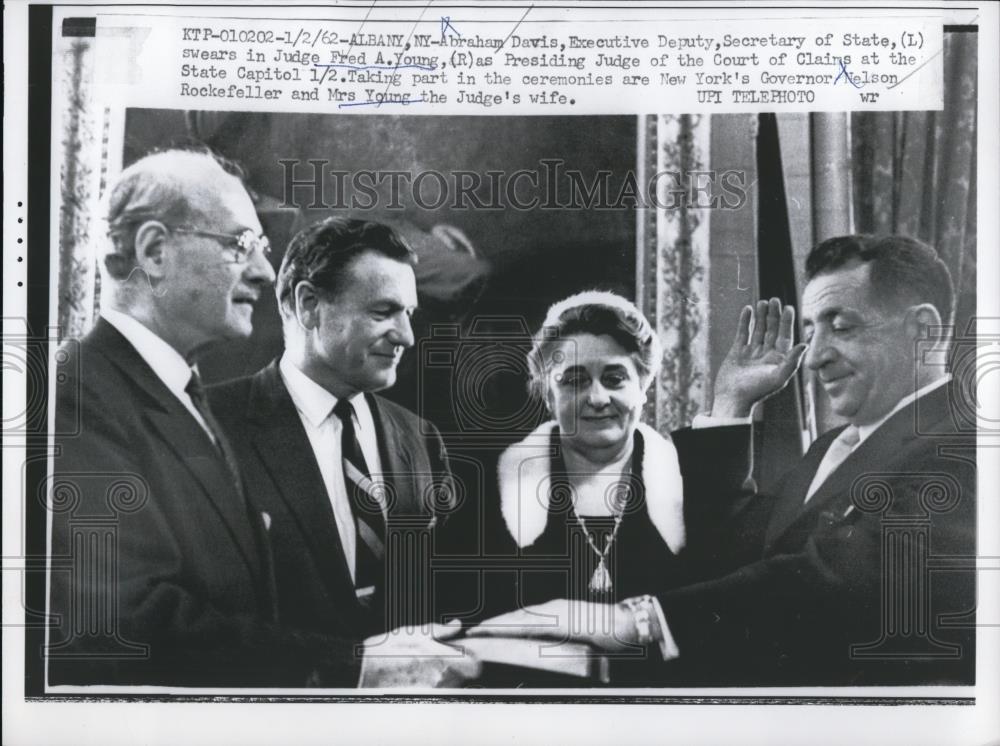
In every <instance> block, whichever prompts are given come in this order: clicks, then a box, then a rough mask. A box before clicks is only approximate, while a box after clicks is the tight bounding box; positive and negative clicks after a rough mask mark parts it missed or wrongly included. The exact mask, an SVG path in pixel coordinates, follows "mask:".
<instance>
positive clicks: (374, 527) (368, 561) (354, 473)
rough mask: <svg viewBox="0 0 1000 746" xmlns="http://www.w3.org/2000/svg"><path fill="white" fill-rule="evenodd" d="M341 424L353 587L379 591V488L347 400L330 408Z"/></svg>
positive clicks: (382, 555)
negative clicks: (354, 537) (354, 536)
mask: <svg viewBox="0 0 1000 746" xmlns="http://www.w3.org/2000/svg"><path fill="white" fill-rule="evenodd" d="M333 413H334V414H335V415H337V417H338V418H339V419H340V422H341V424H342V426H343V427H342V430H341V440H340V444H341V445H340V448H341V456H342V464H343V468H344V484H345V485H346V486H347V494H348V497H349V499H350V501H351V510H352V511H353V513H354V525H355V528H356V529H357V532H358V542H357V544H356V546H355V573H354V574H355V579H354V585H355V587H356V588H357V589H358V590H359V591H361V590H362V589H373V590H374V591H378V590H379V589H380V588H381V586H382V579H383V576H384V575H385V567H384V565H385V560H384V558H385V518H384V517H383V515H382V503H381V501H380V500H379V496H378V494H377V490H378V487H377V485H376V484H375V482H373V481H372V479H371V473H370V472H369V471H368V465H367V464H366V463H365V457H364V454H363V453H362V452H361V444H360V443H359V442H358V436H357V434H356V433H355V431H354V407H353V406H352V405H351V402H350V401H348V400H347V399H340V400H339V401H338V402H337V405H336V406H335V407H334V408H333Z"/></svg>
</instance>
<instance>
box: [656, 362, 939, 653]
mask: <svg viewBox="0 0 1000 746" xmlns="http://www.w3.org/2000/svg"><path fill="white" fill-rule="evenodd" d="M950 380H951V375H950V374H948V375H944V376H942V377H941V378H938V379H937V380H935V381H932V382H931V383H929V384H927V385H926V386H922V387H920V388H919V389H917V390H916V391H914V392H913V393H912V394H907V395H906V396H904V397H903V398H902V399H900V400H899V402H897V404H896V406H895V407H893V408H892V409H891V410H889V412H888V413H886V415H885V416H884V417H882V418H880V419H879V420H877V421H876V422H872V423H870V424H867V425H858V428H857V429H858V435H859V438H858V442H857V443H855V445H854V448H855V449H856V448H858V446H860V445H861V444H862V443H864V442H865V440H867V439H868V438H870V437H871V436H872V434H873V433H874V432H875V431H876V430H878V429H879V428H880V427H881V426H882V425H884V424H885V422H886V421H887V420H888V419H889V418H890V417H892V416H893V415H894V414H896V413H897V412H899V410H901V409H903V407H906V406H908V405H909V404H912V403H913V402H915V401H916V400H917V399H919V398H920V397H921V396H926V395H927V394H929V393H931V392H932V391H934V390H936V389H938V388H940V387H941V386H944V385H945V384H946V383H948V381H950ZM752 421H753V418H752V417H745V418H743V417H712V416H711V415H697V416H696V417H695V418H694V421H693V422H692V423H691V427H692V429H695V430H699V429H702V428H708V427H721V426H724V425H749V424H750V423H751V422H752ZM831 473H832V471H831ZM811 490H813V488H811ZM813 491H814V490H813ZM653 609H654V612H655V613H656V617H657V621H658V622H659V623H660V632H661V639H660V640H659V645H660V652H661V653H662V654H663V660H666V661H669V660H673V659H674V658H677V657H678V656H679V655H680V650H679V649H678V648H677V643H676V642H675V641H674V636H673V634H671V632H670V626H669V625H668V623H667V619H666V617H665V615H664V613H663V609H662V607H661V606H660V602H659V600H658V599H656V598H655V597H654V598H653Z"/></svg>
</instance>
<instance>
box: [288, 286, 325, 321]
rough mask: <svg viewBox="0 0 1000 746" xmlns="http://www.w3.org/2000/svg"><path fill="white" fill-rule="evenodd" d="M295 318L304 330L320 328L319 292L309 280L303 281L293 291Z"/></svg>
mask: <svg viewBox="0 0 1000 746" xmlns="http://www.w3.org/2000/svg"><path fill="white" fill-rule="evenodd" d="M292 294H293V298H294V303H295V318H296V320H298V322H299V326H301V327H302V328H303V329H315V328H317V327H318V326H319V300H320V298H319V292H318V291H317V290H316V286H315V285H313V284H312V283H311V282H309V280H303V281H302V282H300V283H299V284H297V285H296V286H295V287H294V288H293V289H292Z"/></svg>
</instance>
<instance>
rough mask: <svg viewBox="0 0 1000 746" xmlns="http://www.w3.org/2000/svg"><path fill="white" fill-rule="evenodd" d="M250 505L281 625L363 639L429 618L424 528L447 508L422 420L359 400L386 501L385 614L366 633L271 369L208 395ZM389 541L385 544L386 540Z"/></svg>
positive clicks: (430, 430)
mask: <svg viewBox="0 0 1000 746" xmlns="http://www.w3.org/2000/svg"><path fill="white" fill-rule="evenodd" d="M209 397H210V400H211V402H212V411H213V412H214V413H215V414H216V417H217V418H218V419H219V422H220V423H221V424H222V426H223V427H224V428H225V429H226V431H227V433H228V434H229V437H230V441H231V443H232V445H233V449H234V451H235V452H236V455H237V459H238V460H239V462H240V466H241V470H242V471H243V473H244V475H245V477H246V483H247V489H248V492H249V494H250V497H251V499H252V500H253V501H254V502H255V503H256V504H258V505H259V506H261V508H262V509H263V510H266V511H267V512H268V514H269V515H270V517H271V529H270V532H269V533H270V537H271V544H272V548H273V553H274V559H275V573H276V580H277V588H278V606H279V615H280V618H281V621H282V624H288V625H292V626H294V627H296V628H302V629H308V630H313V631H317V632H321V633H329V632H331V631H332V632H335V633H337V634H344V635H348V636H352V637H355V638H357V639H363V638H364V637H366V636H368V635H370V634H374V633H377V632H379V631H383V630H385V629H391V628H393V627H396V626H399V625H400V624H404V623H414V622H417V621H423V620H426V619H429V618H430V616H431V605H432V596H431V590H430V551H431V541H432V533H433V532H432V531H431V530H429V529H430V528H431V526H432V524H436V523H437V521H438V518H443V517H444V516H445V514H446V513H447V512H448V511H449V510H450V508H451V502H450V500H451V498H450V495H452V494H453V493H452V482H451V479H452V478H451V471H450V469H449V467H448V459H447V456H446V453H445V449H444V443H443V442H442V440H441V437H440V435H438V432H437V430H436V429H435V428H434V427H433V426H432V425H431V424H430V423H428V422H427V421H426V420H422V419H420V418H419V417H417V416H416V415H415V414H413V413H412V412H410V411H408V410H406V409H404V408H402V407H400V406H399V405H397V404H394V403H392V402H390V401H388V400H386V399H384V398H383V397H380V396H375V395H371V394H369V395H368V403H369V406H370V407H371V410H372V414H373V415H374V419H375V424H376V429H377V431H378V432H377V436H378V442H379V457H380V460H381V462H382V469H383V472H384V474H385V477H386V480H385V481H386V484H387V486H388V491H387V494H389V495H390V496H391V497H390V503H391V504H390V508H389V514H390V521H389V526H388V530H389V533H388V535H387V547H386V563H387V570H388V573H389V577H388V579H387V583H386V584H385V586H386V588H387V589H388V591H389V594H390V597H389V598H387V604H386V605H387V612H386V617H385V619H384V623H378V622H376V624H375V625H374V627H373V626H372V622H371V620H370V619H368V618H366V615H365V613H364V612H363V610H362V608H361V606H360V604H359V603H358V601H357V598H356V596H355V592H354V584H353V582H352V580H351V576H350V572H349V570H348V567H347V562H346V559H345V556H344V550H343V547H342V545H341V542H340V535H339V533H338V531H337V524H336V520H335V518H334V515H333V508H332V507H331V505H330V500H329V497H328V496H327V492H326V487H325V486H324V484H323V479H322V476H321V475H320V471H319V466H318V465H317V462H316V457H315V456H314V455H313V451H312V447H311V445H310V443H309V439H308V437H307V435H306V432H305V429H304V428H303V426H302V421H301V420H300V418H299V414H298V412H297V411H296V409H295V405H294V403H293V402H292V399H291V396H290V395H289V393H288V390H287V389H286V388H285V384H284V382H283V381H282V379H281V374H280V372H279V370H278V364H277V361H275V362H272V363H271V364H270V365H268V366H267V367H266V368H264V369H262V370H261V371H259V372H258V373H256V374H255V375H253V376H249V377H246V378H240V379H236V380H234V381H230V382H227V383H224V384H220V385H218V386H215V387H212V388H211V389H210V391H209ZM394 536H395V540H394V539H393V537H394Z"/></svg>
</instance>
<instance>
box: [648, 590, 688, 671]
mask: <svg viewBox="0 0 1000 746" xmlns="http://www.w3.org/2000/svg"><path fill="white" fill-rule="evenodd" d="M652 602H653V613H654V614H656V621H657V623H658V624H659V625H660V641H659V642H660V653H661V654H662V655H663V660H665V661H672V660H673V659H674V658H678V657H679V656H680V654H681V651H680V650H679V649H678V648H677V643H676V642H674V636H673V635H672V634H670V627H669V626H667V618H666V617H665V616H664V615H663V607H662V606H660V600H659V599H658V598H657V597H656V596H653V597H652Z"/></svg>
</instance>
